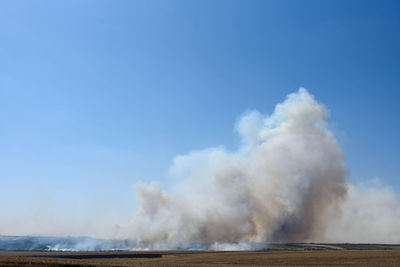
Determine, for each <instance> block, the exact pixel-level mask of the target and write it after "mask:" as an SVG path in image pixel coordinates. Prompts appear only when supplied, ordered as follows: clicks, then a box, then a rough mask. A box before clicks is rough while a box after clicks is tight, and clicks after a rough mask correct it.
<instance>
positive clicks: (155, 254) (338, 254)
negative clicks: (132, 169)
mask: <svg viewBox="0 0 400 267" xmlns="http://www.w3.org/2000/svg"><path fill="white" fill-rule="evenodd" d="M230 265H234V266H400V250H396V249H385V250H374V249H368V250H346V249H341V250H293V251H285V250H274V251H240V252H216V251H151V252H150V251H149V252H126V251H120V252H115V251H112V252H111V251H110V252H28V251H26V252H0V266H230Z"/></svg>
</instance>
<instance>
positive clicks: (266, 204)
mask: <svg viewBox="0 0 400 267" xmlns="http://www.w3.org/2000/svg"><path fill="white" fill-rule="evenodd" d="M328 115H329V112H328V110H327V109H326V108H325V106H323V105H322V104H320V103H318V102H317V101H316V100H315V99H314V97H313V96H312V95H311V94H309V93H308V92H307V90H306V89H304V88H301V89H300V90H299V91H298V92H296V93H293V94H290V95H288V96H287V99H286V100H285V101H284V102H283V103H281V104H278V105H277V106H276V108H275V110H274V112H273V113H272V115H270V116H268V115H262V114H260V113H259V112H256V111H254V112H249V113H247V114H246V115H244V116H243V117H242V118H241V119H240V121H239V122H238V124H237V130H238V132H239V134H240V135H241V137H242V140H243V144H242V146H241V148H240V149H239V150H238V151H236V152H229V151H226V150H225V149H224V148H223V147H217V148H212V149H206V150H203V151H195V152H191V153H189V154H188V155H183V156H178V157H176V158H175V159H174V163H173V166H172V168H171V170H170V179H171V180H173V181H175V183H176V186H175V187H174V188H173V189H172V190H170V192H168V193H167V192H164V191H163V190H162V189H161V186H160V185H159V184H157V183H152V184H150V185H148V186H146V185H144V184H139V185H138V186H137V194H138V196H139V199H140V203H141V204H140V208H139V210H138V213H137V215H136V217H135V220H134V223H133V228H131V229H132V233H133V234H132V238H133V239H135V240H137V242H138V243H139V245H140V246H142V247H146V248H157V249H160V248H187V247H193V246H201V247H208V248H216V249H223V248H224V247H225V246H228V247H232V246H238V247H239V249H240V248H248V246H247V245H246V244H254V243H259V242H295V241H312V240H324V239H326V229H327V227H328V226H329V225H330V221H331V220H333V219H338V220H339V219H340V218H341V210H342V209H341V207H342V206H343V204H344V202H345V200H346V196H347V191H348V186H347V183H346V177H347V170H346V166H345V161H344V158H343V154H342V152H341V150H340V148H339V146H338V143H337V142H336V140H335V138H334V137H333V135H332V133H331V132H330V131H329V129H328V128H327V125H326V123H325V119H326V117H327V116H328ZM249 246H251V245H249ZM232 248H233V247H232Z"/></svg>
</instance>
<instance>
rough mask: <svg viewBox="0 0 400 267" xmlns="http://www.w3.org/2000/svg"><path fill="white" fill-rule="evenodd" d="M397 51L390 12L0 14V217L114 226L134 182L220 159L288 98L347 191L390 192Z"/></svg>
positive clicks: (45, 8) (2, 5) (398, 17)
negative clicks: (181, 160)
mask: <svg viewBox="0 0 400 267" xmlns="http://www.w3.org/2000/svg"><path fill="white" fill-rule="evenodd" d="M399 47H400V3H399V2H398V1H389V0H388V1H297V0H296V1H256V0H254V1H122V0H121V1H11V0H10V1H0V162H1V164H0V203H1V204H0V205H1V206H0V207H1V209H2V210H5V211H6V212H5V213H3V215H2V216H8V215H9V214H11V213H12V214H14V213H18V212H22V211H23V210H25V209H27V207H30V206H29V205H31V204H32V203H36V202H38V203H43V202H48V201H49V202H54V203H61V204H60V205H65V206H68V207H73V208H74V209H76V210H79V211H81V212H83V213H85V212H88V211H91V210H95V209H97V208H98V207H99V206H101V207H102V208H103V209H108V210H110V211H113V212H114V213H115V216H119V217H120V218H121V219H129V218H131V217H132V216H133V214H134V212H135V208H136V205H137V203H136V200H135V193H134V191H133V185H134V184H135V183H136V182H138V181H145V182H150V181H153V180H157V181H161V182H162V183H163V184H165V185H166V186H167V187H168V184H169V181H168V179H167V178H166V177H165V174H166V172H167V170H168V167H169V166H170V165H171V163H172V159H173V157H174V156H176V155H179V154H185V153H188V152H190V151H192V150H200V149H204V148H207V147H213V146H218V145H224V146H225V147H226V148H227V149H229V150H235V149H236V148H237V147H238V145H239V141H240V140H239V137H238V136H237V134H235V132H234V125H235V122H236V121H237V119H238V118H239V117H240V115H241V114H243V113H244V112H245V111H246V110H254V109H256V110H259V111H261V112H263V113H271V112H272V111H273V108H274V106H275V105H276V104H277V103H279V102H281V101H282V100H283V99H284V97H285V96H286V95H287V94H288V93H291V92H294V91H296V90H297V89H298V88H299V87H305V88H307V89H308V90H309V92H310V93H312V94H313V95H314V96H315V97H316V98H317V99H318V100H319V101H321V102H322V103H324V104H325V105H326V106H327V107H328V108H329V109H330V110H331V117H330V119H329V122H330V123H331V127H332V128H333V129H334V131H335V133H336V135H337V138H338V140H339V142H340V145H341V147H342V148H343V150H344V153H345V155H346V159H347V163H348V168H349V170H350V176H349V177H350V180H351V181H353V182H355V183H359V182H363V181H366V180H368V179H371V178H373V177H380V179H381V180H382V182H384V183H386V184H388V185H391V186H392V187H393V188H394V189H395V190H396V191H397V192H400V183H399V180H398V179H399V178H398V174H399V173H400V164H399V159H400V152H399V147H400V143H399V138H398V137H399V130H400V120H399V118H398V116H399V115H400V105H398V103H397V102H398V99H399V97H400V90H399V89H400V75H399V70H400V50H399ZM117 206H118V207H117ZM0 219H1V218H0ZM0 234H1V229H0Z"/></svg>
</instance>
